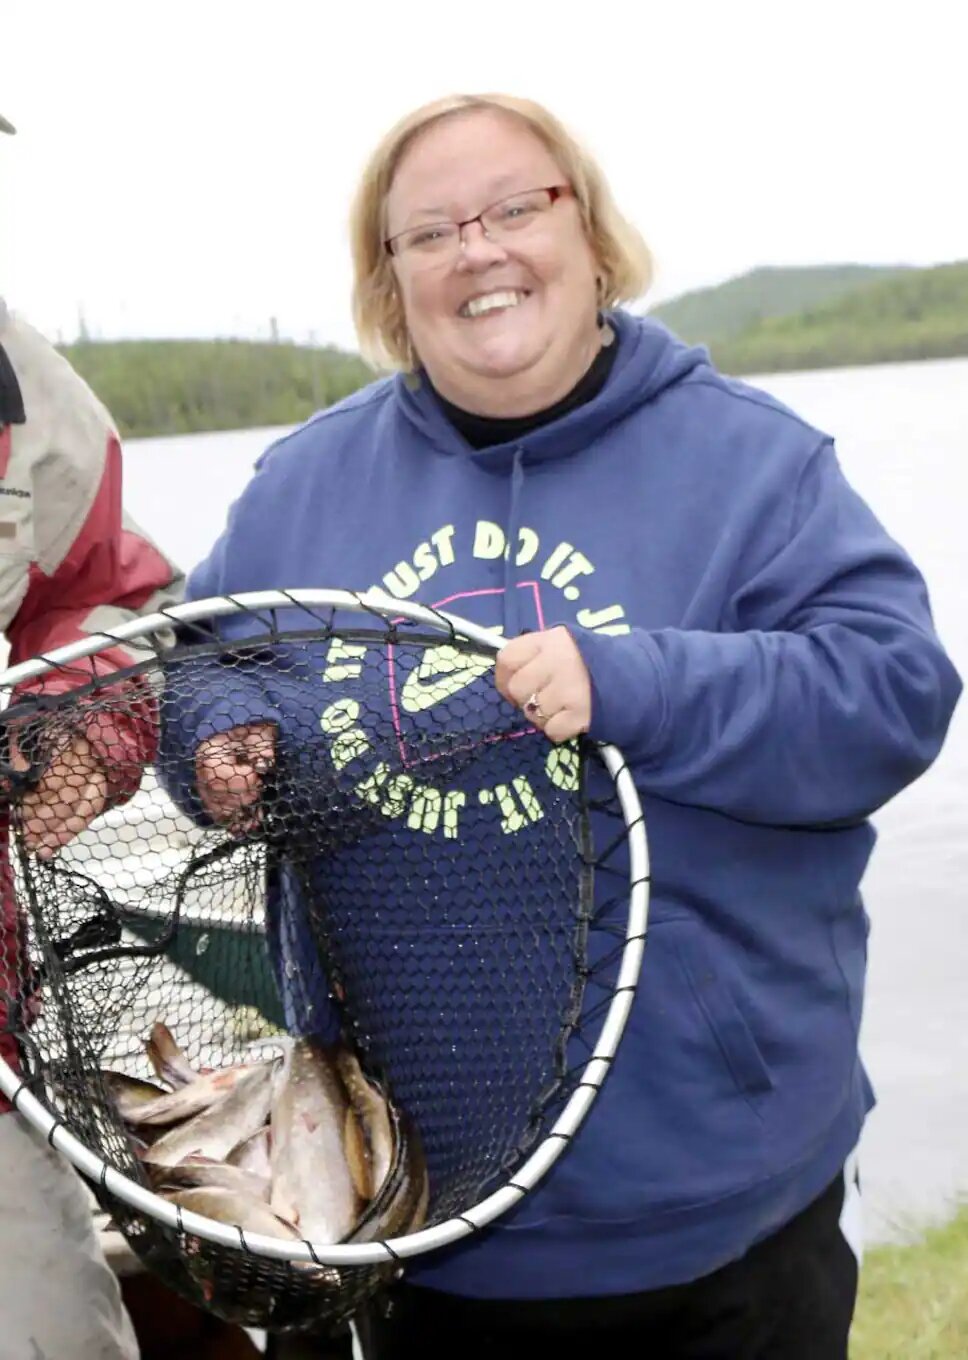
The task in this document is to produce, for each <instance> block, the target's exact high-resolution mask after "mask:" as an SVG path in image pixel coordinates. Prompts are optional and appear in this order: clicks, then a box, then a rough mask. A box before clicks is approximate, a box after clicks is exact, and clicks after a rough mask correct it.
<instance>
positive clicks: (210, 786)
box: [195, 723, 276, 833]
mask: <svg viewBox="0 0 968 1360" xmlns="http://www.w3.org/2000/svg"><path fill="white" fill-rule="evenodd" d="M275 760H276V729H275V726H274V725H273V724H272V723H244V724H243V725H241V726H239V727H231V728H229V730H228V731H227V732H219V733H218V734H217V735H216V736H214V737H209V738H208V739H207V740H206V741H203V742H202V744H201V745H200V746H199V748H198V750H197V751H196V752H195V783H196V786H197V788H198V796H199V798H200V799H201V800H202V805H203V806H204V808H205V811H206V812H207V813H208V814H209V816H210V817H211V818H212V820H213V821H215V822H219V823H221V824H222V825H223V826H228V827H230V828H231V829H232V830H233V831H235V832H238V833H241V832H244V831H251V830H252V829H253V828H254V827H256V826H258V825H259V820H260V816H261V813H260V812H259V809H258V802H259V799H260V797H261V796H262V780H263V777H264V776H265V775H266V774H268V772H269V771H270V770H271V769H272V767H273V765H274V764H275Z"/></svg>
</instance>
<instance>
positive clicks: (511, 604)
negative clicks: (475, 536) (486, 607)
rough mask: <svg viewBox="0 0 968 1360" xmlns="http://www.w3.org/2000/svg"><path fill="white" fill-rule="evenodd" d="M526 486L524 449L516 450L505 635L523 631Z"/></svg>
mask: <svg viewBox="0 0 968 1360" xmlns="http://www.w3.org/2000/svg"><path fill="white" fill-rule="evenodd" d="M523 487H524V449H523V448H521V447H520V445H519V446H518V447H517V448H516V449H515V450H514V465H513V467H512V469H511V504H510V507H509V509H508V522H507V529H506V536H507V549H506V553H505V558H504V636H505V637H506V638H513V637H517V636H518V634H519V633H520V631H521V611H520V608H519V607H518V585H517V575H518V573H517V565H516V563H515V558H516V557H517V555H518V538H519V537H520V533H521V492H522V489H523Z"/></svg>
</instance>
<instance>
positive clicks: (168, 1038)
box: [145, 1020, 200, 1091]
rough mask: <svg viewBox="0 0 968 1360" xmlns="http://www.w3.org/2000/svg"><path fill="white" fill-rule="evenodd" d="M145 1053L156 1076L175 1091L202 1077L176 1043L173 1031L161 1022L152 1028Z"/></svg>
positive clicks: (157, 1021)
mask: <svg viewBox="0 0 968 1360" xmlns="http://www.w3.org/2000/svg"><path fill="white" fill-rule="evenodd" d="M145 1051H146V1052H147V1054H148V1059H149V1061H150V1063H151V1065H152V1067H153V1068H154V1069H155V1074H156V1075H157V1076H158V1077H159V1078H160V1079H161V1080H162V1081H165V1082H167V1083H168V1085H169V1086H170V1087H171V1088H172V1090H173V1091H177V1090H178V1088H179V1086H189V1085H190V1084H191V1083H192V1082H193V1081H196V1080H197V1079H198V1077H199V1075H200V1074H199V1073H198V1072H196V1071H195V1069H194V1067H192V1065H191V1063H190V1062H189V1061H188V1059H187V1057H186V1056H185V1054H184V1053H183V1052H182V1050H181V1049H180V1048H179V1047H178V1045H177V1044H176V1043H175V1039H174V1036H173V1035H172V1032H171V1030H170V1029H169V1028H168V1026H167V1025H163V1024H162V1022H161V1021H160V1020H156V1021H155V1023H154V1024H153V1025H152V1027H151V1034H150V1035H149V1036H148V1038H147V1039H146V1040H145Z"/></svg>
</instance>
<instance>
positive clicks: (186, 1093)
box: [130, 1064, 263, 1128]
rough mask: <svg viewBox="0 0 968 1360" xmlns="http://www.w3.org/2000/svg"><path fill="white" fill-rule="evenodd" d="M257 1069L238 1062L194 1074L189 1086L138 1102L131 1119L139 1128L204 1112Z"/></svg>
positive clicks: (213, 1107)
mask: <svg viewBox="0 0 968 1360" xmlns="http://www.w3.org/2000/svg"><path fill="white" fill-rule="evenodd" d="M259 1066H260V1067H261V1066H263V1064H260V1065H259ZM257 1070H258V1068H256V1067H252V1066H251V1065H246V1064H240V1065H239V1066H238V1067H223V1068H220V1069H219V1070H218V1071H216V1072H206V1073H205V1075H204V1076H196V1078H195V1080H194V1081H193V1082H191V1084H190V1085H187V1086H179V1088H178V1090H177V1091H165V1092H163V1093H162V1094H160V1095H159V1096H158V1098H157V1099H156V1100H153V1101H149V1102H144V1103H138V1104H137V1106H136V1107H135V1109H134V1112H133V1113H132V1115H131V1121H130V1122H131V1123H132V1124H134V1125H135V1126H136V1127H138V1128H141V1127H143V1126H144V1125H146V1124H152V1125H154V1124H160V1125H164V1126H167V1125H170V1124H180V1123H182V1122H183V1121H184V1120H186V1119H191V1118H192V1116H193V1115H197V1114H201V1113H202V1112H203V1111H206V1110H213V1109H217V1108H218V1106H219V1105H221V1104H222V1103H223V1102H224V1101H225V1100H226V1099H227V1098H228V1097H229V1096H230V1095H231V1094H232V1092H233V1091H234V1090H235V1088H236V1087H237V1086H238V1085H239V1084H240V1083H241V1082H243V1081H244V1080H245V1079H246V1077H247V1076H250V1075H251V1074H252V1073H253V1072H254V1071H257Z"/></svg>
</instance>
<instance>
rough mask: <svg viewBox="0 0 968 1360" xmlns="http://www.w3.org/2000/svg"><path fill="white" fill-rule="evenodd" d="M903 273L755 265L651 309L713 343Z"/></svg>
mask: <svg viewBox="0 0 968 1360" xmlns="http://www.w3.org/2000/svg"><path fill="white" fill-rule="evenodd" d="M905 272H906V266H904V265H866V264H839V265H810V266H806V267H804V268H801V269H792V268H791V269H784V268H776V269H753V270H751V271H750V272H749V273H748V274H741V275H740V276H739V277H738V278H735V279H729V280H727V282H726V283H721V284H718V285H717V286H716V287H713V288H699V289H697V290H696V291H695V292H692V293H683V294H682V295H681V296H680V297H677V298H672V299H671V300H670V301H669V302H663V303H661V304H660V305H659V306H658V307H654V308H652V309H651V310H650V315H651V316H655V317H657V318H658V319H659V320H660V321H662V322H663V323H664V324H665V325H666V326H668V327H669V329H670V330H673V331H675V333H676V334H677V335H679V336H681V337H682V339H683V340H687V341H688V342H689V343H690V344H705V345H711V344H714V343H715V341H717V340H725V339H728V338H730V337H732V336H734V335H739V334H740V333H741V332H743V331H745V330H747V329H749V328H750V327H751V326H755V325H758V324H759V323H760V322H761V321H765V320H767V319H769V318H771V317H777V316H789V315H790V314H791V313H794V312H802V311H805V310H806V309H808V308H811V307H816V306H818V305H819V304H820V303H823V302H827V301H830V300H832V299H834V298H837V297H840V296H841V295H842V294H844V293H846V292H849V291H850V290H852V289H854V288H858V287H860V286H862V285H863V284H867V283H873V282H875V281H879V280H881V279H887V278H893V277H896V276H898V275H900V274H903V273H905Z"/></svg>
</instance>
